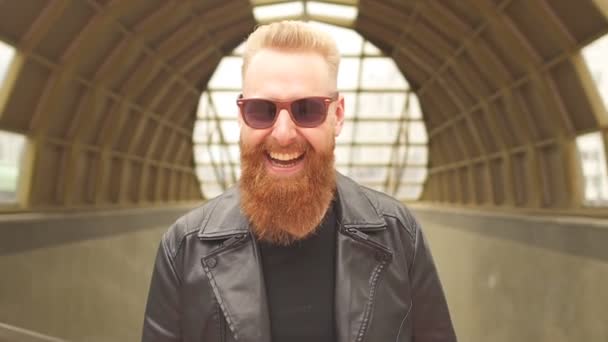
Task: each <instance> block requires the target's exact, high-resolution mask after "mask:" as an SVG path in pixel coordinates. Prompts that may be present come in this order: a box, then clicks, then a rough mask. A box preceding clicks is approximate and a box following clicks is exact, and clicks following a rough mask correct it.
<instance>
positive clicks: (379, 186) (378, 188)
mask: <svg viewBox="0 0 608 342" xmlns="http://www.w3.org/2000/svg"><path fill="white" fill-rule="evenodd" d="M361 185H363V186H365V187H368V188H370V189H374V190H376V191H380V192H384V185H382V184H378V183H373V184H366V183H365V182H361Z"/></svg>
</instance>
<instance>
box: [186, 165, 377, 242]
mask: <svg viewBox="0 0 608 342" xmlns="http://www.w3.org/2000/svg"><path fill="white" fill-rule="evenodd" d="M336 187H337V195H338V203H339V205H338V212H337V216H338V221H339V223H340V225H341V226H343V227H344V228H356V229H359V230H365V231H377V230H383V229H386V222H385V221H384V218H383V217H382V214H381V213H380V211H379V209H378V208H379V206H378V204H377V203H373V202H372V200H371V198H370V197H369V196H367V195H366V194H365V193H364V190H363V189H362V188H361V186H359V185H358V184H357V183H355V182H354V181H353V180H351V179H350V178H348V177H345V176H343V175H342V174H340V173H339V172H336ZM240 204H241V200H240V192H239V188H238V184H237V185H235V186H233V187H232V188H230V189H228V190H227V191H226V192H224V194H222V195H221V196H220V197H218V198H216V199H215V200H213V202H212V203H211V205H210V209H209V210H210V213H209V214H208V215H205V221H203V222H202V224H201V227H200V229H199V232H198V237H199V238H201V239H203V240H220V239H225V238H227V237H230V236H233V235H237V234H242V233H247V232H249V230H250V228H249V222H248V220H247V217H245V215H244V214H243V212H242V211H241V208H240Z"/></svg>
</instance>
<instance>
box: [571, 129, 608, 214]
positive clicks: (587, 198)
mask: <svg viewBox="0 0 608 342" xmlns="http://www.w3.org/2000/svg"><path fill="white" fill-rule="evenodd" d="M576 145H577V147H578V151H579V157H580V162H581V169H582V172H583V179H584V187H585V188H584V203H585V204H586V205H588V206H606V205H608V171H606V153H605V150H604V140H603V139H602V135H601V133H600V132H596V133H589V134H585V135H581V136H579V137H578V138H577V139H576Z"/></svg>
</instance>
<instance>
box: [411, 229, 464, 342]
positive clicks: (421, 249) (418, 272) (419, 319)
mask: <svg viewBox="0 0 608 342" xmlns="http://www.w3.org/2000/svg"><path fill="white" fill-rule="evenodd" d="M415 226H416V235H415V241H414V257H413V262H412V267H411V269H410V280H411V282H412V284H411V285H412V304H413V307H412V314H413V330H414V331H413V335H414V342H456V335H455V333H454V328H453V326H452V320H451V318H450V313H449V310H448V306H447V302H446V299H445V296H444V293H443V288H442V286H441V282H440V280H439V276H438V274H437V269H436V267H435V263H434V262H433V257H432V255H431V252H430V250H429V247H428V245H427V242H426V239H425V237H424V234H423V233H422V230H421V229H420V226H419V225H418V223H416V224H415Z"/></svg>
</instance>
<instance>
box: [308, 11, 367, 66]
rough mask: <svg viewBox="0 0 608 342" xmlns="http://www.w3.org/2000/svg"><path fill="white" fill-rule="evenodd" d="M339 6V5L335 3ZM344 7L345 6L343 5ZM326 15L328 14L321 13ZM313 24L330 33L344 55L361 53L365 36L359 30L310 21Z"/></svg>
mask: <svg viewBox="0 0 608 342" xmlns="http://www.w3.org/2000/svg"><path fill="white" fill-rule="evenodd" d="M325 5H327V6H332V5H329V4H325ZM333 6H338V5H333ZM341 7H343V6H341ZM321 15H326V14H321ZM310 23H311V24H312V25H315V26H317V27H319V28H321V29H322V30H323V31H325V32H327V33H329V34H330V35H331V36H332V37H333V38H334V39H335V40H336V43H337V44H338V50H340V53H341V54H343V55H359V54H361V50H362V46H363V37H361V35H360V34H358V33H357V32H355V31H353V30H351V29H346V28H342V27H338V26H334V25H328V24H324V23H319V22H314V21H311V22H310Z"/></svg>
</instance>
